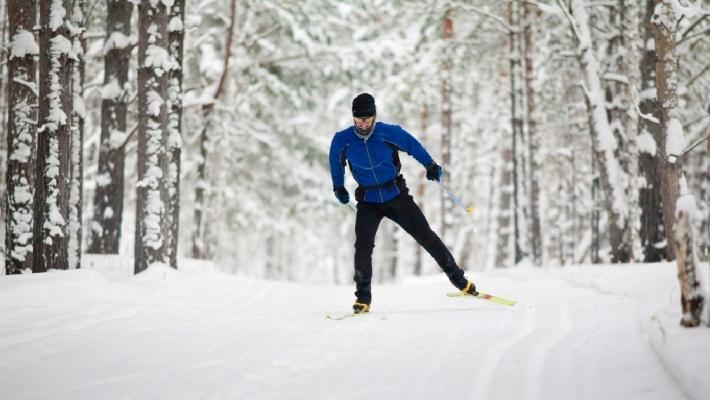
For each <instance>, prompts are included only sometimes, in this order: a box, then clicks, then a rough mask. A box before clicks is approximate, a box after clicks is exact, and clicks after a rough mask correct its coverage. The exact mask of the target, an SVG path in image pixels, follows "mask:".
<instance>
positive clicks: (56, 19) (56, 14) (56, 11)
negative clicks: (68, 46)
mask: <svg viewBox="0 0 710 400" xmlns="http://www.w3.org/2000/svg"><path fill="white" fill-rule="evenodd" d="M66 15H67V10H65V9H64V6H62V1H61V0H53V1H52V4H51V5H50V8H49V29H51V30H52V31H56V30H57V29H59V28H60V27H61V26H62V25H64V17H65V16H66Z"/></svg>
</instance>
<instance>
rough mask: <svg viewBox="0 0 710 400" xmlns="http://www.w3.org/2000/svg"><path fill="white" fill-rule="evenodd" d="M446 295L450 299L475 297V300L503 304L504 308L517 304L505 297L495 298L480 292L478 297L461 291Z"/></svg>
mask: <svg viewBox="0 0 710 400" xmlns="http://www.w3.org/2000/svg"><path fill="white" fill-rule="evenodd" d="M446 295H447V296H449V297H475V298H477V299H481V300H488V301H492V302H494V303H497V304H502V305H504V306H512V305H514V304H515V303H516V301H515V300H509V299H506V298H503V297H498V296H493V295H491V294H488V293H482V292H478V294H477V295H476V296H474V295H471V294H468V293H464V292H461V291H459V292H449V293H447V294H446Z"/></svg>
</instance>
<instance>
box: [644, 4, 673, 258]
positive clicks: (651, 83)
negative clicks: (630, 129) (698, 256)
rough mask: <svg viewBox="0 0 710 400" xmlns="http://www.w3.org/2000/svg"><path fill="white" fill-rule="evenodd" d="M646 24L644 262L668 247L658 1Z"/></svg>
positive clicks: (647, 12)
mask: <svg viewBox="0 0 710 400" xmlns="http://www.w3.org/2000/svg"><path fill="white" fill-rule="evenodd" d="M645 6H646V7H645V10H644V18H643V21H645V22H643V23H641V27H642V29H643V47H642V49H643V54H642V57H641V60H640V65H641V75H640V90H641V95H640V96H639V111H640V113H641V117H640V118H639V119H638V125H639V127H638V130H639V135H638V144H639V178H640V179H643V180H644V181H645V182H646V184H645V185H644V186H643V187H640V188H639V207H640V209H641V210H640V212H641V215H640V216H639V218H640V223H641V229H640V232H639V235H640V240H641V246H642V249H643V254H644V258H643V261H644V262H657V261H661V260H662V259H663V258H664V255H665V252H666V251H665V248H666V247H669V246H663V247H661V246H659V244H660V243H662V242H663V241H664V237H665V233H664V228H663V207H662V203H661V190H660V188H661V180H660V171H659V166H658V163H657V162H656V154H657V151H658V145H657V143H659V141H660V135H661V134H660V129H659V125H658V109H659V106H658V100H657V99H656V51H655V46H654V45H653V31H652V29H651V24H650V21H651V17H652V16H653V8H654V0H646V1H645Z"/></svg>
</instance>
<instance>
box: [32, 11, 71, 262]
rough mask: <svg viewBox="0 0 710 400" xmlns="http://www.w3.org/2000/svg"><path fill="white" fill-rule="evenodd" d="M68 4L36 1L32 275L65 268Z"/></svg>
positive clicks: (67, 144) (69, 39)
mask: <svg viewBox="0 0 710 400" xmlns="http://www.w3.org/2000/svg"><path fill="white" fill-rule="evenodd" d="M68 10H71V8H70V2H69V1H61V0H52V1H42V2H40V33H39V38H40V40H39V49H40V52H39V83H40V85H39V121H38V122H39V129H38V135H39V136H38V145H37V173H36V187H35V195H34V237H33V249H34V262H33V267H32V271H33V272H44V271H46V270H47V269H50V268H57V269H66V268H68V261H67V241H68V231H67V222H66V221H67V218H68V205H67V201H68V193H67V176H68V172H69V170H68V168H69V125H68V123H69V120H68V118H69V117H70V116H71V113H72V111H71V109H72V107H71V106H72V104H71V103H72V102H71V98H70V86H69V84H70V71H71V69H70V65H69V64H70V57H71V56H72V44H71V32H70V31H69V29H68V26H70V24H68V16H69V11H68Z"/></svg>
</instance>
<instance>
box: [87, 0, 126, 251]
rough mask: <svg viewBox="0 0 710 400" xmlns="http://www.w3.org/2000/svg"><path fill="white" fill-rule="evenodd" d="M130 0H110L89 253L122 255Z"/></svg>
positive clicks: (107, 14) (108, 4) (107, 15)
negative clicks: (119, 250) (119, 253)
mask: <svg viewBox="0 0 710 400" xmlns="http://www.w3.org/2000/svg"><path fill="white" fill-rule="evenodd" d="M132 10H133V4H131V2H130V1H129V0H109V1H108V3H107V13H106V41H105V43H104V50H103V52H104V86H103V88H102V89H101V139H100V144H99V166H98V169H99V171H98V176H97V178H96V188H95V190H94V215H93V218H92V223H91V236H90V237H91V239H90V242H89V248H88V252H89V253H94V254H118V249H119V244H120V240H121V223H122V221H123V188H124V170H123V167H124V161H125V146H124V144H125V141H126V140H127V138H128V136H129V134H128V132H127V131H126V111H127V108H128V100H129V99H128V97H129V96H128V86H127V82H128V64H129V61H130V54H131V49H132V48H133V46H134V44H135V38H131V37H130V33H131V12H132Z"/></svg>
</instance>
